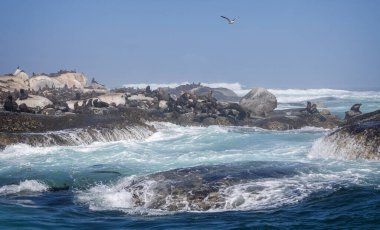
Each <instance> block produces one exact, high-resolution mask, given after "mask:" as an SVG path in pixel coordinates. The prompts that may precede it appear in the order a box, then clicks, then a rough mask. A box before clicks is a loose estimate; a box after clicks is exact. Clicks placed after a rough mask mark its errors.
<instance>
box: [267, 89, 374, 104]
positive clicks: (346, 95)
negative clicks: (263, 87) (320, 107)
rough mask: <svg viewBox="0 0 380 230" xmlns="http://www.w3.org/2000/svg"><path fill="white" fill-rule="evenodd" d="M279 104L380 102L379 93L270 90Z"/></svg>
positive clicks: (335, 90)
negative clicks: (316, 101) (319, 100)
mask: <svg viewBox="0 0 380 230" xmlns="http://www.w3.org/2000/svg"><path fill="white" fill-rule="evenodd" d="M268 90H269V91H270V92H271V93H273V94H274V95H275V96H276V98H277V102H278V103H299V102H305V101H312V100H316V99H320V98H336V99H365V100H373V101H378V100H380V92H377V91H348V90H338V89H268Z"/></svg>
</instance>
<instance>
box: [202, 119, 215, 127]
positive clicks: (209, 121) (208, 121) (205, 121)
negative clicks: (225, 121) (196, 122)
mask: <svg viewBox="0 0 380 230" xmlns="http://www.w3.org/2000/svg"><path fill="white" fill-rule="evenodd" d="M216 124H217V122H216V120H215V118H213V117H207V118H205V119H203V120H202V125H204V126H210V125H216Z"/></svg>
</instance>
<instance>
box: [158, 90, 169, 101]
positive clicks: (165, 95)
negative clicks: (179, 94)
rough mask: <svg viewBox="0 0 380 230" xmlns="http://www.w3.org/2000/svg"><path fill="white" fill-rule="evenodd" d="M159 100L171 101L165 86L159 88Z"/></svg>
mask: <svg viewBox="0 0 380 230" xmlns="http://www.w3.org/2000/svg"><path fill="white" fill-rule="evenodd" d="M157 94H158V100H164V101H169V94H168V91H167V90H166V89H164V88H158V93H157Z"/></svg>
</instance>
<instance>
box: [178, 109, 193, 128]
mask: <svg viewBox="0 0 380 230" xmlns="http://www.w3.org/2000/svg"><path fill="white" fill-rule="evenodd" d="M194 117H195V114H194V113H192V112H190V113H184V114H180V115H179V117H178V119H177V121H178V123H179V124H181V125H185V126H187V125H192V123H193V120H194Z"/></svg>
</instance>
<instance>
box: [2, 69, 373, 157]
mask: <svg viewBox="0 0 380 230" xmlns="http://www.w3.org/2000/svg"><path fill="white" fill-rule="evenodd" d="M0 104H1V105H3V108H2V109H1V110H0V123H1V127H0V145H1V146H3V147H4V146H6V145H10V144H15V143H26V144H29V145H33V146H49V145H78V144H89V143H91V142H94V141H115V140H123V139H136V138H137V139H139V138H145V137H147V136H149V135H151V134H152V133H153V132H154V131H155V129H154V127H153V126H151V125H149V123H147V122H148V121H149V122H154V121H162V122H171V123H174V124H178V125H182V126H210V125H223V126H248V127H260V128H263V129H269V130H290V129H299V128H302V127H306V126H312V127H321V128H328V129H333V128H337V127H339V126H341V127H342V128H340V129H339V130H341V131H339V130H338V131H335V132H333V133H332V134H330V136H329V137H327V139H329V140H331V139H332V138H333V137H334V135H335V133H337V132H345V133H346V135H349V136H352V135H354V134H355V135H356V133H358V132H357V130H362V131H363V130H364V131H365V133H366V134H365V135H369V136H368V137H366V136H365V138H364V139H366V138H367V139H368V138H370V139H371V138H372V137H373V136H376V135H377V137H378V133H379V129H378V121H377V120H376V119H378V116H375V117H372V116H369V117H368V116H367V115H365V117H366V119H367V120H368V122H369V123H368V122H367V123H366V124H363V123H360V125H359V126H358V127H359V128H349V129H347V128H345V127H347V124H351V125H353V126H355V125H357V123H355V122H354V121H356V120H357V119H360V117H362V116H364V115H360V111H359V108H360V105H359V107H358V105H355V106H353V108H351V110H350V111H348V112H347V113H346V120H341V119H339V118H338V117H337V116H334V115H332V114H331V113H330V111H328V110H327V109H323V110H321V111H319V109H318V108H317V106H316V104H312V103H311V102H308V103H307V104H306V107H303V108H294V109H285V110H277V109H276V108H277V99H276V97H275V95H273V94H272V93H270V92H269V91H268V90H266V89H264V88H261V87H258V88H254V89H252V90H251V91H250V92H249V93H248V94H246V95H245V96H243V97H241V98H240V97H238V95H236V94H235V93H234V92H233V91H231V90H229V89H226V88H210V87H205V86H202V85H201V84H194V83H193V84H187V85H181V86H178V87H176V88H169V87H167V88H158V89H154V90H152V89H151V88H150V87H149V86H147V87H146V88H145V89H135V88H116V89H112V90H109V89H107V88H106V87H105V86H104V85H102V84H100V83H98V82H97V81H96V80H95V79H92V80H91V81H88V79H87V77H86V76H85V75H84V74H83V73H79V72H76V71H66V70H61V71H59V72H57V73H52V74H35V73H33V75H32V76H31V77H29V76H28V75H27V74H26V73H25V72H24V71H22V70H21V69H20V68H17V69H16V71H15V72H14V73H13V74H7V75H4V76H0ZM359 115H360V116H359ZM374 119H375V120H374ZM374 126H375V127H377V128H375V129H372V128H373V127H374ZM355 127H356V126H355ZM367 130H373V131H368V132H369V133H370V134H368V132H367ZM62 131H65V132H62ZM364 131H363V132H364ZM340 136H342V135H340ZM361 137H363V136H361ZM361 139H363V138H361ZM375 143H377V145H371V146H372V147H373V148H374V151H375V152H376V151H377V155H379V154H378V151H379V148H378V143H379V141H378V139H375ZM361 144H362V145H368V144H369V143H368V141H364V142H363V143H361ZM368 155H371V154H365V156H368ZM371 156H372V155H371ZM365 158H370V159H372V158H373V157H365ZM375 158H376V157H375Z"/></svg>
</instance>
